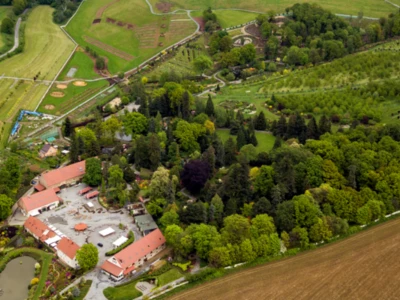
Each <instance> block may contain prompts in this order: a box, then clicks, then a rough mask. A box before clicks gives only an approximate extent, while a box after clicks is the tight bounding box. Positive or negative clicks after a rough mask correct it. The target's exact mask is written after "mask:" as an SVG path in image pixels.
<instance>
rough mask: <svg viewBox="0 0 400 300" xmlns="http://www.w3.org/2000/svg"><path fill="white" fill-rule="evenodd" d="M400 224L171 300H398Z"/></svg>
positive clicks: (389, 224) (386, 225) (377, 228)
mask: <svg viewBox="0 0 400 300" xmlns="http://www.w3.org/2000/svg"><path fill="white" fill-rule="evenodd" d="M399 230H400V219H395V220H392V221H388V222H386V223H384V224H381V225H378V226H375V227H373V228H370V229H368V230H366V231H363V232H361V233H359V234H356V235H354V236H352V237H350V238H348V239H345V240H342V241H339V242H336V243H334V244H330V245H326V246H324V247H321V248H319V249H316V250H313V251H307V252H304V253H302V254H299V255H297V256H294V257H291V258H288V259H284V260H281V261H276V262H273V263H269V264H265V265H262V266H258V267H254V268H251V269H247V270H243V271H240V272H237V273H234V274H231V275H228V276H226V277H223V278H221V279H218V280H215V281H212V282H209V283H205V284H202V285H199V286H197V287H195V288H193V289H191V290H187V291H184V292H182V293H180V294H177V295H176V296H172V297H170V298H169V299H174V300H180V299H192V300H197V299H199V300H200V299H210V300H213V299H237V300H241V299H331V300H336V299H338V300H339V299H396V298H397V296H398V295H399V292H400V278H399V277H398V276H396V274H397V273H398V270H399V268H400V261H399V260H398V259H397V257H398V253H399V252H398V245H399V243H400V235H399V234H398V232H399Z"/></svg>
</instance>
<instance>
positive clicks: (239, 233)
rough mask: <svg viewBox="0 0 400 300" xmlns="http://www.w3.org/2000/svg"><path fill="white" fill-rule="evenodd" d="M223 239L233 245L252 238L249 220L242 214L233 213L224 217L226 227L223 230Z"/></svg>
mask: <svg viewBox="0 0 400 300" xmlns="http://www.w3.org/2000/svg"><path fill="white" fill-rule="evenodd" d="M221 234H222V239H223V240H224V241H225V242H226V243H230V244H233V245H235V244H236V245H239V244H241V243H242V242H243V241H244V240H245V239H248V238H250V223H249V220H248V219H247V218H245V217H243V216H241V215H237V214H234V215H231V216H229V217H226V218H225V219H224V227H223V228H222V230H221Z"/></svg>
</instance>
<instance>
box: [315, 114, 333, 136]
mask: <svg viewBox="0 0 400 300" xmlns="http://www.w3.org/2000/svg"><path fill="white" fill-rule="evenodd" d="M318 128H319V133H320V135H323V134H324V133H327V132H328V133H331V121H330V120H329V119H328V118H327V117H326V116H325V115H323V116H322V117H321V119H320V120H319V123H318Z"/></svg>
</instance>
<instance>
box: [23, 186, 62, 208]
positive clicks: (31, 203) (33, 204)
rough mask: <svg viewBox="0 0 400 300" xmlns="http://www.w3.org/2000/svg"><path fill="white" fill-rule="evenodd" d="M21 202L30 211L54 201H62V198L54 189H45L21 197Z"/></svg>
mask: <svg viewBox="0 0 400 300" xmlns="http://www.w3.org/2000/svg"><path fill="white" fill-rule="evenodd" d="M20 201H21V203H22V205H23V206H24V207H25V209H26V211H27V212H29V211H31V210H34V209H36V208H40V207H43V206H46V205H49V204H52V203H54V202H57V201H60V198H59V197H58V196H57V195H56V192H55V191H54V190H53V189H50V190H44V191H42V192H39V193H36V194H32V195H30V196H25V197H22V198H21V200H20Z"/></svg>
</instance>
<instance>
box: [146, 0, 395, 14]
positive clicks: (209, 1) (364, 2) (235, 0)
mask: <svg viewBox="0 0 400 300" xmlns="http://www.w3.org/2000/svg"><path fill="white" fill-rule="evenodd" d="M159 1H160V0H150V2H151V4H152V5H153V8H154V10H157V3H158V2H159ZM395 1H398V0H395ZM163 2H165V3H171V4H172V5H173V6H172V8H171V10H172V11H173V10H176V9H198V10H203V9H207V8H208V7H211V8H212V9H229V8H237V9H244V10H252V11H256V12H267V11H269V10H274V11H276V12H277V13H282V12H284V10H285V8H287V7H289V6H292V5H294V4H296V3H305V2H310V1H309V0H280V1H276V0H246V1H242V0H174V1H172V0H165V1H163ZM311 2H315V3H318V4H319V5H321V6H322V7H324V8H326V9H329V10H330V11H331V12H333V13H340V14H349V15H353V16H357V14H358V12H360V11H362V12H363V13H364V16H368V17H377V18H379V17H386V16H387V15H389V14H390V13H392V12H395V11H396V8H395V7H394V6H392V5H390V4H389V3H386V2H385V1H384V0H352V1H347V0H319V1H311Z"/></svg>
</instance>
